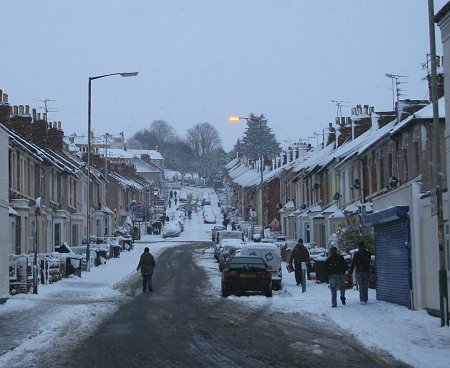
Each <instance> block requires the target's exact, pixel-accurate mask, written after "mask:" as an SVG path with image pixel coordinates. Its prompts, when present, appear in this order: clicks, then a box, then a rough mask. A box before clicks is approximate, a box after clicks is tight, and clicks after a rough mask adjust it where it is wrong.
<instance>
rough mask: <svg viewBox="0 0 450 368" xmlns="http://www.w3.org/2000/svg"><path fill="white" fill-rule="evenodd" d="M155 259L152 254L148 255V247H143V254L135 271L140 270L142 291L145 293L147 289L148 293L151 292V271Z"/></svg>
mask: <svg viewBox="0 0 450 368" xmlns="http://www.w3.org/2000/svg"><path fill="white" fill-rule="evenodd" d="M155 264H156V263H155V258H154V257H153V254H151V253H150V249H148V247H145V249H144V253H142V254H141V258H140V260H139V264H138V266H137V268H136V271H139V269H140V270H141V274H142V291H143V292H144V293H145V291H146V290H147V289H148V291H149V292H152V291H153V286H152V276H153V269H154V268H155Z"/></svg>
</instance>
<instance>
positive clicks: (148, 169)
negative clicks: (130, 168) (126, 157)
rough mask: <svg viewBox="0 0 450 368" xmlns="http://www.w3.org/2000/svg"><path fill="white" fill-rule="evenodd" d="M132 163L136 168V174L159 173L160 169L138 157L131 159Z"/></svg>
mask: <svg viewBox="0 0 450 368" xmlns="http://www.w3.org/2000/svg"><path fill="white" fill-rule="evenodd" d="M132 159H133V163H134V165H135V166H136V172H138V173H160V172H161V169H158V168H156V167H154V166H153V165H151V164H149V163H148V162H146V161H144V160H142V159H141V158H140V157H137V156H135V157H133V158H132Z"/></svg>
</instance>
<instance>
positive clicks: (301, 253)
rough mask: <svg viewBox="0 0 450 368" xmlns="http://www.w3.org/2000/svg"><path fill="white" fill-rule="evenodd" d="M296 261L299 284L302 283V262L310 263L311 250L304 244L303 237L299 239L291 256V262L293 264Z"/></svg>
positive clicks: (296, 279)
mask: <svg viewBox="0 0 450 368" xmlns="http://www.w3.org/2000/svg"><path fill="white" fill-rule="evenodd" d="M292 262H294V270H295V281H296V282H297V285H301V284H302V274H303V272H302V262H305V263H306V265H308V264H309V251H308V249H306V247H305V245H304V244H303V239H298V242H297V245H296V246H295V247H294V249H292V252H291V256H290V257H289V264H290V265H291V266H292Z"/></svg>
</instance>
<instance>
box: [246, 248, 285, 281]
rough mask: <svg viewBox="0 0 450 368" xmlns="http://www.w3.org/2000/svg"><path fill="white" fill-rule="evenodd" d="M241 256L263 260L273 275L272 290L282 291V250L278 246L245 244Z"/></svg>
mask: <svg viewBox="0 0 450 368" xmlns="http://www.w3.org/2000/svg"><path fill="white" fill-rule="evenodd" d="M240 255H241V256H257V257H261V258H263V259H264V261H266V263H267V265H268V268H269V270H270V272H271V273H272V289H275V290H281V279H282V272H281V252H280V248H279V247H278V246H277V245H276V244H273V243H243V244H242V246H241V251H240Z"/></svg>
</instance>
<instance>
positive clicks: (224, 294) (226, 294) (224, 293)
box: [222, 288, 230, 298]
mask: <svg viewBox="0 0 450 368" xmlns="http://www.w3.org/2000/svg"><path fill="white" fill-rule="evenodd" d="M228 295H230V294H229V293H228V291H227V290H226V289H225V288H222V297H224V298H226V297H228Z"/></svg>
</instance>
